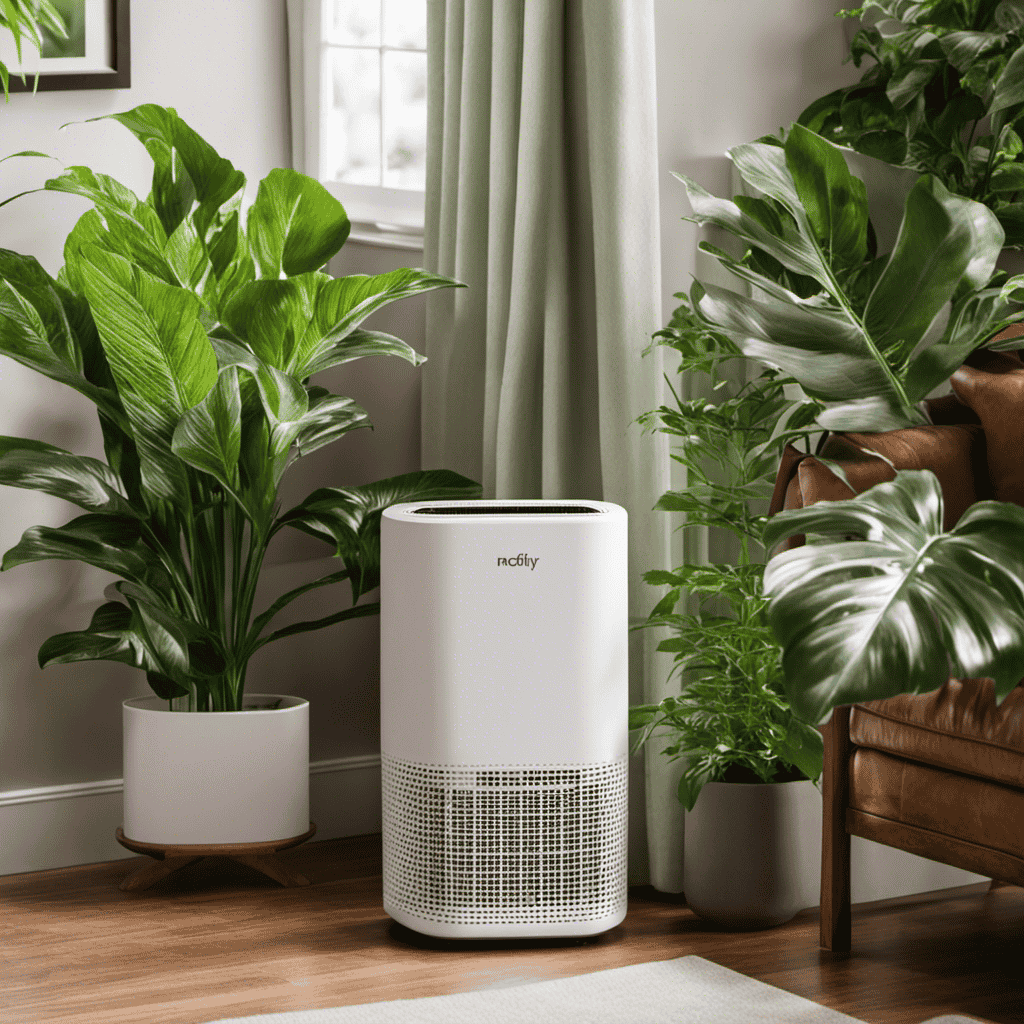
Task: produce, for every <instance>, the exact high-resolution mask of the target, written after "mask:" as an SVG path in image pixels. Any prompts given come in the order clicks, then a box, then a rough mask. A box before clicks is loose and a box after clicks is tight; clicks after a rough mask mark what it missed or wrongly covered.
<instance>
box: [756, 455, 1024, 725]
mask: <svg viewBox="0 0 1024 1024" xmlns="http://www.w3.org/2000/svg"><path fill="white" fill-rule="evenodd" d="M794 533H815V534H821V535H826V536H827V535H836V534H838V535H842V536H849V535H851V534H852V535H854V536H855V537H857V538H860V539H857V540H854V541H843V542H840V543H816V544H808V545H804V546H803V547H799V548H794V549H792V550H790V551H786V552H783V553H781V554H779V555H776V556H775V557H774V558H773V559H771V561H769V562H768V565H767V567H766V569H765V575H764V592H765V594H766V596H768V597H769V604H768V608H767V616H768V622H769V625H770V627H771V629H772V632H773V634H774V636H775V638H776V640H777V641H778V643H779V645H780V646H781V647H782V649H783V658H782V664H783V669H784V671H785V677H786V682H785V689H786V696H787V698H788V699H789V701H790V703H791V704H792V706H793V709H794V711H795V712H796V713H797V715H798V716H800V717H801V718H803V719H804V720H805V721H807V722H810V723H816V724H820V723H821V722H823V721H825V720H826V719H827V717H828V715H829V713H830V711H831V710H832V709H833V708H834V707H836V706H839V705H845V704H859V703H863V702H865V701H871V700H879V699H882V698H885V697H892V696H895V695H897V694H900V693H930V692H931V691H933V690H935V689H937V688H938V687H940V686H942V685H943V683H945V682H946V680H947V678H948V677H949V676H950V674H951V672H952V675H954V676H956V677H957V678H961V679H965V678H979V677H988V678H991V679H993V680H994V681H995V692H996V697H997V701H998V702H1000V703H1001V702H1002V699H1003V698H1004V697H1005V696H1006V694H1007V693H1009V691H1010V690H1012V689H1013V688H1014V687H1015V686H1016V685H1017V683H1018V682H1019V681H1020V679H1021V677H1022V676H1024V550H1022V548H1021V544H1020V538H1021V536H1022V535H1024V509H1022V508H1020V507H1019V506H1017V505H1013V504H1009V503H1003V502H994V501H981V502H978V503H976V504H975V505H973V506H972V507H971V508H970V509H968V511H967V512H966V513H965V515H964V516H963V517H962V518H961V519H960V521H959V522H958V523H957V525H956V526H955V527H954V528H953V529H952V530H951V531H950V532H949V533H943V532H942V490H941V487H940V485H939V482H938V480H937V479H936V477H935V475H934V474H933V473H932V472H931V471H930V470H906V471H901V472H899V473H897V475H896V479H895V480H892V481H890V482H887V483H882V484H877V485H876V486H874V487H872V488H870V489H869V490H867V491H865V492H863V493H862V494H859V495H858V496H857V497H855V498H852V499H850V500H847V501H834V502H833V501H823V502H818V503H817V504H814V505H810V506H808V507H807V508H801V509H793V510H790V511H786V512H780V513H778V514H777V515H775V516H774V517H773V518H772V519H770V520H769V522H768V524H767V525H766V527H765V531H764V540H765V543H766V545H767V546H768V547H769V550H770V549H771V548H772V547H774V546H775V545H776V544H778V543H779V542H780V541H781V540H782V539H783V538H784V537H786V536H789V535H791V534H794Z"/></svg>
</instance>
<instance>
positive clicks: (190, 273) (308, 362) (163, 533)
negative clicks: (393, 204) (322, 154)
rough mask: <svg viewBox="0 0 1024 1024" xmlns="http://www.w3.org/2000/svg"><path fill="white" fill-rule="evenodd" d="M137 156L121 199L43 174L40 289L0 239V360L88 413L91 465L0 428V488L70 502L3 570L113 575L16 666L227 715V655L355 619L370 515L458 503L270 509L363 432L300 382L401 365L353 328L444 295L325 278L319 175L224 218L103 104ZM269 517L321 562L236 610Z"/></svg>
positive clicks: (396, 489) (203, 151)
mask: <svg viewBox="0 0 1024 1024" xmlns="http://www.w3.org/2000/svg"><path fill="white" fill-rule="evenodd" d="M110 116H111V117H112V118H113V119H114V120H116V121H118V122H119V123H120V124H122V125H123V126H124V127H125V128H127V129H128V130H129V131H130V132H131V133H132V134H133V135H135V137H136V138H137V139H139V140H140V141H141V142H142V143H143V144H144V145H145V147H146V149H147V151H148V152H149V155H150V156H151V157H152V159H153V165H154V168H153V182H152V191H151V192H150V194H149V195H148V196H147V198H146V199H145V200H142V199H139V198H138V197H137V196H136V195H135V194H134V193H133V192H131V191H130V190H129V189H128V188H126V187H125V186H124V185H122V184H121V183H119V182H118V181H116V180H115V179H113V178H111V177H108V176H107V175H104V174H98V173H95V172H93V171H92V170H90V169H89V168H87V167H77V166H76V167H69V168H67V169H66V170H65V171H64V173H63V174H61V175H60V176H58V177H56V178H53V179H51V180H50V181H47V182H46V184H45V186H44V187H45V188H46V189H48V190H50V191H57V192H69V193H73V194H75V195H79V196H83V197H85V198H86V199H89V200H91V202H92V204H93V207H92V208H91V209H89V210H88V211H87V212H86V213H85V214H84V215H83V216H82V217H81V218H80V219H79V221H78V222H77V223H76V224H75V226H74V228H73V229H72V231H71V233H70V234H69V235H68V238H67V241H66V243H65V246H64V259H65V263H64V266H63V267H62V268H61V270H60V272H59V273H58V275H57V278H56V279H53V278H51V277H50V276H49V274H47V273H46V271H45V270H44V269H43V268H42V267H41V266H40V265H39V263H38V262H37V261H36V260H35V259H33V258H32V257H30V256H23V255H19V254H18V253H14V252H10V251H8V250H0V351H2V352H3V353H4V354H6V355H8V356H10V357H11V358H13V359H16V360H17V361H18V362H20V363H23V364H24V365H26V366H29V367H31V368H32V369H35V370H38V371H39V372H40V373H43V374H45V375H46V376H48V377H51V378H53V379H54V380H57V381H60V382H61V383H63V384H66V385H68V386H69V387H71V388H73V389H75V390H76V391H78V392H80V393H81V394H83V395H85V396H86V397H87V398H89V399H90V400H91V401H92V402H94V403H95V405H96V408H97V411H98V414H99V421H100V426H101V428H102V436H103V447H104V452H105V455H106V461H102V460H99V459H95V458H90V457H86V456H82V455H75V454H72V453H71V452H68V451H64V450H62V449H59V448H55V447H54V446H52V445H49V444H44V443H42V442H40V441H33V440H26V439H23V438H16V437H0V483H3V484H7V485H9V486H14V487H28V488H34V489H36V490H40V491H43V492H45V493H48V494H53V495H56V496H57V497H60V498H63V499H65V500H67V501H70V502H72V503H74V504H76V505H78V506H79V507H80V508H82V509H83V510H84V512H85V514H84V515H81V516H79V517H78V518H76V519H74V520H72V521H71V522H70V523H68V524H67V525H66V526H63V527H60V528H57V529H54V528H50V527H45V526H37V527H33V528H31V529H29V530H28V531H27V532H26V533H25V534H24V536H23V537H22V539H21V542H20V543H19V544H17V545H16V546H15V547H13V548H12V549H11V550H10V551H8V552H7V553H6V554H5V555H4V559H3V568H4V569H10V568H12V567H14V566H16V565H21V564H23V563H26V562H33V561H37V560H40V559H50V558H57V559H76V560H80V561H82V562H86V563H88V564H89V565H93V566H96V567H98V568H100V569H103V570H106V571H107V572H110V573H113V574H114V575H115V576H117V577H119V581H118V582H116V583H114V584H113V585H112V587H111V588H108V592H107V596H108V600H107V602H106V603H105V604H103V605H102V606H101V607H99V608H98V609H97V611H96V612H95V614H94V615H93V617H92V621H91V623H90V624H89V625H88V627H87V628H86V629H84V630H80V631H76V632H71V633H61V634H59V635H57V636H53V637H51V638H50V639H49V640H47V641H46V642H45V643H44V644H43V646H42V648H41V649H40V652H39V663H40V665H41V666H43V667H45V666H48V665H56V664H64V663H69V662H76V661H85V660H109V661H117V662H123V663H125V664H128V665H131V666H133V667H136V668H139V669H142V670H143V671H145V673H146V678H147V680H148V681H149V684H150V686H151V687H152V689H153V690H154V692H155V693H156V694H158V695H159V696H160V697H162V698H165V699H167V700H169V701H171V700H173V699H174V698H179V697H181V698H187V699H188V707H189V709H190V710H193V709H194V710H200V711H233V710H241V709H242V698H243V690H244V685H245V675H246V668H247V665H248V663H249V659H250V658H251V657H252V656H253V655H254V654H255V653H256V651H258V650H259V649H260V648H261V647H263V646H264V645H265V644H268V643H271V642H273V641H275V640H279V639H281V638H283V637H287V636H292V635H294V634H297V633H301V632H305V631H309V630H314V629H319V628H322V627H324V626H328V625H331V624H332V623H336V622H341V621H343V620H346V619H351V618H355V617H358V616H364V615H371V614H374V613H375V612H377V611H378V609H379V605H378V604H377V603H364V604H357V603H356V602H357V601H358V600H359V599H360V598H361V597H362V596H363V595H364V594H366V593H368V592H369V591H371V590H373V589H374V588H375V587H376V586H377V585H378V583H379V564H380V563H379V530H380V516H381V512H382V510H383V509H384V508H385V507H387V506H388V505H391V504H394V503H396V502H402V501H412V500H418V499H424V498H430V499H437V498H447V497H454V498H461V497H472V496H477V495H478V494H479V493H480V489H479V487H478V486H477V485H476V484H475V483H473V482H472V481H470V480H467V479H465V478H464V477H461V476H458V475H457V474H455V473H451V472H447V471H441V470H438V471H432V472H422V473H409V474H405V475H403V476H398V477H392V478H390V479H387V480H381V481H378V482H377V483H374V484H368V485H365V486H360V487H323V488H320V489H318V490H316V491H314V492H313V493H312V494H310V495H309V496H308V497H307V498H306V499H305V500H304V501H302V502H300V503H299V504H298V505H296V506H295V507H293V508H290V509H287V510H284V511H282V509H281V508H280V506H279V501H278V489H279V485H280V483H281V479H282V477H283V475H284V473H285V472H286V471H287V469H288V468H289V466H290V465H291V464H292V463H293V462H294V461H295V460H296V459H297V458H299V457H301V456H304V455H307V454H309V453H310V452H313V451H317V450H319V449H321V448H323V447H324V446H326V445H328V444H331V443H333V442H334V441H337V440H339V439H340V438H342V437H344V436H345V435H346V434H348V433H349V432H350V431H352V430H356V429H359V428H362V427H367V426H369V421H368V418H367V414H366V412H365V411H364V410H363V409H361V408H360V407H359V406H357V405H356V404H355V403H354V402H353V401H352V400H351V399H350V398H346V397H344V396H341V395H336V394H332V393H331V392H330V391H329V390H327V389H326V388H324V387H322V386H320V385H319V384H315V383H313V380H312V378H313V377H314V376H315V375H316V374H318V373H319V372H321V371H323V370H326V369H329V368H330V367H334V366H338V365H340V364H343V363H346V362H349V361H351V360H355V359H360V358H363V357H365V356H370V355H388V356H398V357H399V358H402V359H405V360H407V361H409V362H410V363H412V364H413V365H417V364H419V363H420V362H422V360H423V357H422V356H420V355H418V354H417V353H416V352H415V351H414V350H413V349H412V348H411V347H410V346H409V345H407V344H406V343H405V342H403V341H401V340H400V339H398V338H395V337H392V336H390V335H387V334H383V333H381V332H378V331H371V330H365V329H363V328H362V327H361V326H360V324H361V323H362V322H363V321H364V320H365V319H366V317H367V316H369V315H370V314H371V313H373V312H374V311H375V310H377V309H379V308H381V307H382V306H383V305H385V304H386V303H389V302H392V301H394V300H396V299H401V298H404V297H406V296H410V295H414V294H417V293H420V292H424V291H428V290H430V289H435V288H443V287H450V286H453V285H456V284H457V282H455V281H452V280H450V279H448V278H444V277H438V276H435V275H433V274H429V273H426V272H425V271H422V270H414V269H402V270H394V271H391V272H389V273H386V274H381V275H377V276H370V277H368V276H364V275H355V276H351V277H343V278H337V279H335V278H332V277H330V276H329V275H328V274H326V273H325V272H324V270H323V268H324V266H325V264H326V263H327V261H328V260H329V259H330V258H331V257H332V256H333V255H334V254H335V253H337V252H338V250H339V249H340V248H341V246H342V245H343V243H344V242H345V239H346V238H347V236H348V233H349V221H348V218H347V216H346V214H345V211H344V209H343V207H342V206H341V204H340V203H339V202H338V201H337V200H336V199H334V198H333V197H332V196H331V195H330V194H329V193H328V192H327V191H326V190H325V189H324V187H323V186H322V185H320V184H319V183H318V182H316V181H314V180H312V179H311V178H308V177H305V176H304V175H302V174H299V173H297V172H295V171H292V170H289V169H284V168H279V169H277V170H273V171H271V172H270V173H269V174H268V175H267V176H266V177H265V178H264V179H263V180H262V181H261V182H260V184H259V188H258V190H257V194H256V198H255V201H254V202H253V203H252V205H251V207H250V208H249V210H248V214H247V215H245V216H244V215H243V208H242V198H243V190H244V188H245V176H244V175H243V174H242V173H241V172H240V171H238V170H236V169H235V168H234V167H233V166H232V164H231V163H230V162H229V161H228V160H227V159H225V158H223V157H221V156H219V155H218V154H217V153H216V152H215V151H214V149H213V148H212V147H211V146H210V145H209V144H208V143H207V142H205V141H204V140H203V139H202V138H200V136H199V135H197V134H196V133H195V132H194V131H193V130H192V129H191V128H190V127H189V126H188V125H187V124H185V122H184V121H182V120H181V119H180V118H179V117H178V116H177V114H176V113H175V112H174V111H173V110H171V109H168V108H163V107H158V106H154V105H146V106H141V107H136V108H135V109H134V110H130V111H127V112H125V113H121V114H113V115H110ZM285 527H288V528H291V529H297V530H301V531H303V532H305V533H307V534H310V535H311V536H313V537H316V538H318V539H320V540H323V541H325V542H326V543H328V544H329V545H330V546H331V547H332V548H333V549H334V552H335V554H337V555H338V556H339V557H340V559H341V561H342V563H343V565H344V568H343V569H340V570H339V571H337V572H333V573H330V574H328V575H326V576H324V577H322V578H320V579H316V580H312V581H310V582H308V583H305V584H303V585H302V586H299V587H296V588H294V589H293V590H290V591H288V592H287V593H285V594H282V595H281V596H280V597H278V598H277V599H276V600H275V601H273V602H272V603H271V604H269V605H268V606H267V607H266V608H263V609H260V610H259V612H258V613H257V612H256V610H255V607H254V604H255V600H256V586H257V583H258V581H259V578H260V571H261V567H262V565H263V561H264V557H265V555H266V552H267V549H268V546H269V545H270V543H271V541H272V539H273V538H274V537H275V536H276V534H277V533H278V532H279V531H280V530H282V529H284V528H285ZM346 580H347V581H348V583H349V585H350V587H351V595H352V607H349V608H342V609H341V610H332V611H330V612H329V613H328V614H325V615H323V616H322V617H319V618H317V619H314V620H309V621H302V622H296V623H293V624H291V625H287V626H282V627H280V628H277V629H272V627H271V623H272V621H273V619H274V618H275V617H276V616H277V615H278V613H280V612H281V611H283V610H284V609H285V608H286V607H287V606H288V605H289V604H290V603H291V602H292V601H294V600H295V599H297V598H299V597H301V596H302V595H303V594H306V593H309V592H310V591H313V590H316V589H318V588H321V587H327V586H331V585H333V584H337V583H341V582H343V581H346Z"/></svg>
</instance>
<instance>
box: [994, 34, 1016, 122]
mask: <svg viewBox="0 0 1024 1024" xmlns="http://www.w3.org/2000/svg"><path fill="white" fill-rule="evenodd" d="M1018 103H1024V45H1022V46H1020V47H1018V48H1017V49H1016V50H1015V51H1014V53H1013V55H1012V56H1011V57H1010V59H1009V60H1008V61H1007V62H1006V67H1005V68H1003V73H1002V74H1001V75H1000V76H999V78H998V79H996V83H995V93H994V94H993V96H992V102H991V103H990V104H989V113H994V112H995V111H997V110H1003V109H1005V108H1006V107H1013V106H1016V105H1017V104H1018Z"/></svg>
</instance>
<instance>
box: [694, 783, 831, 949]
mask: <svg viewBox="0 0 1024 1024" xmlns="http://www.w3.org/2000/svg"><path fill="white" fill-rule="evenodd" d="M820 878H821V797H820V795H819V793H818V791H817V790H816V789H815V786H814V783H813V782H812V781H811V780H810V779H799V780H797V781H795V782H772V783H765V784H761V785H758V784H746V783H739V782H709V783H706V784H705V785H704V786H703V788H702V789H701V791H700V795H699V796H698V797H697V803H696V804H695V805H694V808H693V810H692V811H688V812H687V813H686V832H685V838H684V858H683V892H684V893H685V895H686V903H687V906H689V907H690V909H692V910H693V911H694V912H695V913H696V914H697V915H698V916H700V917H702V918H704V919H705V920H707V921H709V922H711V923H712V924H715V925H718V926H719V927H722V928H725V929H729V930H734V931H754V930H757V929H759V928H772V927H775V926H776V925H780V924H785V922H786V921H789V920H790V919H792V918H793V917H794V916H795V915H796V914H797V913H799V912H800V911H801V910H803V909H804V908H805V907H810V906H816V905H817V903H818V886H819V883H820Z"/></svg>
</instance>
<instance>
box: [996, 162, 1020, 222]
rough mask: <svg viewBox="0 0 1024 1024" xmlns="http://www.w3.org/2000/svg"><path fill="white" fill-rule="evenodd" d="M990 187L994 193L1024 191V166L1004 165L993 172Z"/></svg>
mask: <svg viewBox="0 0 1024 1024" xmlns="http://www.w3.org/2000/svg"><path fill="white" fill-rule="evenodd" d="M988 187H989V188H990V189H992V191H993V192H1022V191H1024V164H1022V163H1013V164H1003V166H1001V167H998V168H997V169H996V170H995V171H993V173H992V177H991V178H990V179H989V183H988ZM997 215H998V213H997Z"/></svg>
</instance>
